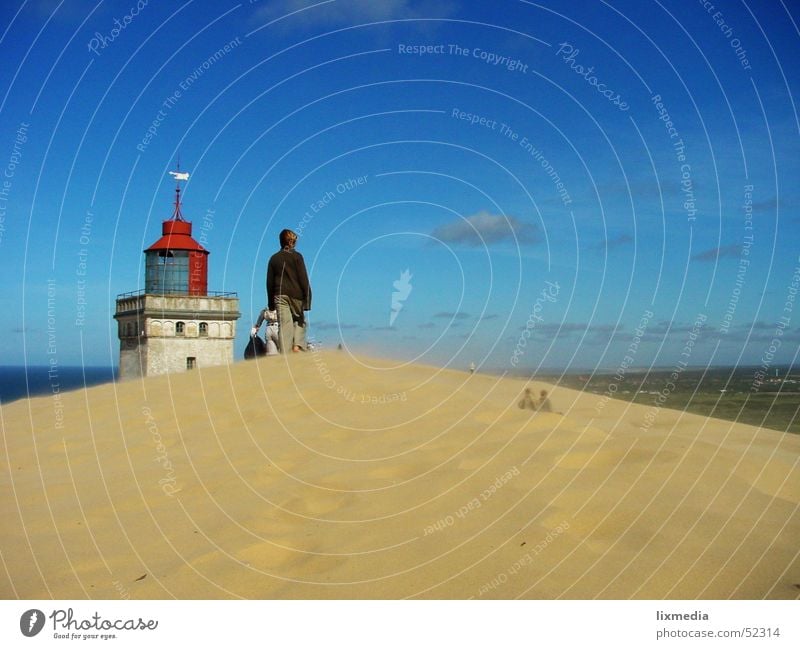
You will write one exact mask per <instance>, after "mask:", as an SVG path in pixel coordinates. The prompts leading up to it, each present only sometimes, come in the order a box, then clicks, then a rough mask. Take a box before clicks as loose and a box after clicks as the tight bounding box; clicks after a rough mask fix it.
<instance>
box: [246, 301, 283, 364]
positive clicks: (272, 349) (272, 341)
mask: <svg viewBox="0 0 800 649" xmlns="http://www.w3.org/2000/svg"><path fill="white" fill-rule="evenodd" d="M265 321H266V323H267V326H266V328H265V330H264V338H265V339H266V341H267V356H277V354H278V345H280V344H281V341H280V338H279V335H278V334H279V331H280V329H279V327H278V314H277V312H275V311H270V310H269V309H267V308H264V309H262V310H261V313H259V314H258V320H256V323H255V324H254V325H253V328H252V329H251V330H250V335H251V336H257V335H258V330H259V329H260V328H261V324H262V323H263V322H265Z"/></svg>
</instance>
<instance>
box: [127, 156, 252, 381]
mask: <svg viewBox="0 0 800 649" xmlns="http://www.w3.org/2000/svg"><path fill="white" fill-rule="evenodd" d="M170 174H171V175H172V176H173V177H174V178H175V180H176V187H175V208H174V210H173V213H172V217H171V218H170V219H167V220H166V221H164V222H163V223H162V225H161V234H162V236H161V238H160V239H159V240H158V241H156V242H155V243H154V244H153V245H151V246H150V247H149V248H147V250H145V251H144V256H145V277H144V289H143V290H139V291H134V292H131V293H123V294H121V295H118V296H117V310H116V313H115V314H114V319H115V320H116V321H117V327H118V335H119V341H120V345H119V376H120V378H121V379H128V378H134V377H140V376H153V375H156V374H168V373H173V372H184V371H186V370H190V369H194V368H195V367H207V366H210V365H225V364H227V363H230V362H232V361H233V339H234V337H235V336H236V321H237V320H238V319H239V316H240V315H241V314H240V313H239V298H238V297H236V293H218V292H212V293H209V292H208V290H207V289H208V255H209V251H208V250H206V249H205V248H203V246H201V245H200V244H199V243H197V241H195V240H194V239H193V238H192V224H191V222H190V221H187V220H185V219H184V218H183V215H182V213H181V188H180V184H179V181H181V180H188V178H189V174H188V173H185V172H183V173H182V172H180V171H178V172H174V171H171V172H170Z"/></svg>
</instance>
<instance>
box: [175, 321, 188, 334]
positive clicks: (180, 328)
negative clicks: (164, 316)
mask: <svg viewBox="0 0 800 649" xmlns="http://www.w3.org/2000/svg"><path fill="white" fill-rule="evenodd" d="M185 329H186V325H185V324H184V323H183V322H176V323H175V335H176V336H182V335H183V334H184V331H185Z"/></svg>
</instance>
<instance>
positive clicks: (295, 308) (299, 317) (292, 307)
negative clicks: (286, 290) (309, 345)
mask: <svg viewBox="0 0 800 649" xmlns="http://www.w3.org/2000/svg"><path fill="white" fill-rule="evenodd" d="M275 309H276V310H277V311H278V326H279V327H280V329H279V332H278V336H279V337H280V341H281V349H280V351H281V354H289V353H291V351H292V347H295V346H296V347H299V348H300V349H302V350H305V349H306V319H305V314H304V313H303V301H302V300H298V299H297V298H293V297H288V296H286V295H276V296H275Z"/></svg>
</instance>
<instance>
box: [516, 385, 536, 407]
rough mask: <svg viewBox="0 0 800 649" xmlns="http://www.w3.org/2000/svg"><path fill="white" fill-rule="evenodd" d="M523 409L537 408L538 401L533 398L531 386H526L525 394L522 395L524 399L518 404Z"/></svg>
mask: <svg viewBox="0 0 800 649" xmlns="http://www.w3.org/2000/svg"><path fill="white" fill-rule="evenodd" d="M517 405H518V406H519V407H520V408H522V409H523V410H528V409H530V410H536V409H537V406H536V401H534V399H533V394H531V389H530V388H525V394H523V395H522V401H520V402H519V403H518V404H517Z"/></svg>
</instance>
